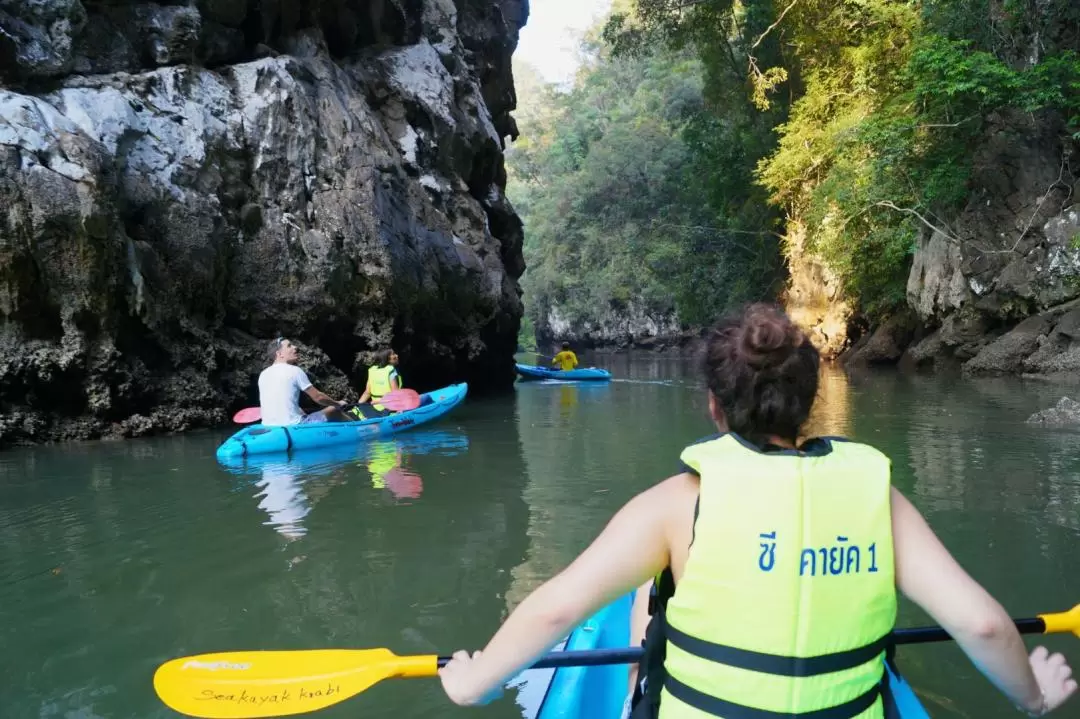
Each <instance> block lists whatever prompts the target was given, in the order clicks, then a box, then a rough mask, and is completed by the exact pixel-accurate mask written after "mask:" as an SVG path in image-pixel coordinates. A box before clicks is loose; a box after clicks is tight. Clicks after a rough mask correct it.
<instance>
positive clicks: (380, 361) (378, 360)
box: [375, 349, 394, 367]
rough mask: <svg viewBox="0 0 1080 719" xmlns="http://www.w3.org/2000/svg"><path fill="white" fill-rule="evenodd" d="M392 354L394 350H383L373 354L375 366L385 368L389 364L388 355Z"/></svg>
mask: <svg viewBox="0 0 1080 719" xmlns="http://www.w3.org/2000/svg"><path fill="white" fill-rule="evenodd" d="M392 354H394V350H392V349H385V350H379V351H378V352H376V353H375V365H376V366H377V367H385V366H386V365H388V364H390V355H392Z"/></svg>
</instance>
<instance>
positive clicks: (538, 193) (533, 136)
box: [507, 36, 779, 324]
mask: <svg viewBox="0 0 1080 719" xmlns="http://www.w3.org/2000/svg"><path fill="white" fill-rule="evenodd" d="M583 52H584V53H585V55H586V57H587V58H588V62H587V64H586V66H585V68H584V69H583V70H582V72H581V73H580V74H579V77H578V80H577V82H576V84H575V85H574V87H573V88H572V89H570V90H569V91H565V92H563V91H559V90H557V89H555V88H553V87H550V86H545V85H543V83H541V82H539V81H538V78H537V77H536V75H535V73H534V72H532V71H531V70H530V69H529V68H526V67H517V68H516V69H515V72H516V76H517V87H518V95H519V98H520V103H521V106H520V108H519V111H518V113H517V119H518V122H519V126H520V127H521V130H522V137H521V138H520V139H519V140H518V141H517V142H516V143H515V144H514V145H513V146H512V147H511V148H510V150H509V151H508V152H507V165H508V172H509V183H508V187H507V192H508V194H509V196H510V198H511V200H512V201H513V202H514V205H515V207H516V208H517V210H518V212H519V213H520V214H521V215H522V217H523V219H524V221H525V228H526V240H525V257H526V263H527V266H528V269H527V271H526V274H525V277H524V278H523V284H524V287H525V292H526V308H527V313H528V315H529V316H530V318H531V319H532V320H533V321H534V322H536V323H537V324H542V322H543V318H544V317H546V315H547V311H548V309H549V308H551V307H552V306H557V307H558V309H559V311H560V314H561V315H562V316H564V317H567V318H569V319H571V320H573V321H577V322H590V321H592V322H595V321H597V320H599V318H601V317H603V316H604V315H605V314H607V313H609V312H610V311H612V310H614V311H622V310H626V309H628V308H629V307H631V306H632V305H633V306H636V307H638V308H639V309H643V310H646V311H648V312H652V313H670V312H674V313H675V314H676V315H677V316H678V318H679V319H680V320H681V321H683V322H685V323H690V324H695V323H700V322H704V321H707V320H708V319H709V318H710V317H711V316H712V315H713V314H715V312H716V311H718V310H720V309H723V308H725V307H727V306H728V305H730V304H732V303H737V302H741V301H745V300H747V299H756V298H759V297H763V296H767V295H769V294H770V293H771V292H772V291H773V289H774V288H773V285H774V284H775V281H776V279H777V277H778V276H779V263H778V259H779V254H778V240H777V235H776V234H775V229H776V227H777V226H776V219H777V214H776V212H775V211H774V210H772V209H771V208H769V207H768V205H767V203H766V202H765V192H764V189H763V188H761V187H759V186H757V185H755V184H754V182H753V172H754V167H755V165H756V163H757V161H758V160H759V159H760V158H761V154H760V151H756V150H755V148H765V147H767V143H762V142H758V143H756V144H755V143H754V142H753V141H751V140H752V139H753V138H754V136H755V135H754V129H753V127H752V124H753V123H755V122H760V118H758V117H756V116H755V115H754V114H752V113H750V112H749V111H748V110H747V109H745V108H743V110H744V111H743V113H742V115H741V116H740V117H739V118H737V119H732V118H725V117H722V116H721V115H720V114H719V113H716V112H714V111H711V110H710V109H709V108H708V107H706V103H705V84H706V79H705V75H704V72H703V63H702V61H701V60H700V59H698V57H697V56H696V54H695V53H694V52H693V51H692V50H690V49H687V48H683V49H677V48H673V47H669V46H667V45H656V46H655V47H652V48H640V49H639V50H638V51H635V52H633V53H626V54H620V55H616V54H615V53H613V52H612V46H611V44H610V43H609V42H607V41H605V40H604V39H603V38H600V37H597V36H594V37H592V38H591V39H589V40H587V42H586V44H585V46H584V47H583ZM744 104H745V103H744Z"/></svg>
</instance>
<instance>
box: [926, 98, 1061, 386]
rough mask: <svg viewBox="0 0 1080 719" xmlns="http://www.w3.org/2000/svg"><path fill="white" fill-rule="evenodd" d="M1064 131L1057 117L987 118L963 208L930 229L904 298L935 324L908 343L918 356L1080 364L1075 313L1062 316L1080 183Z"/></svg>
mask: <svg viewBox="0 0 1080 719" xmlns="http://www.w3.org/2000/svg"><path fill="white" fill-rule="evenodd" d="M1021 127H1023V128H1024V129H1023V131H1021V130H1019V129H1018V128H1021ZM1063 137H1064V136H1063V133H1062V132H1061V121H1060V118H1053V117H1044V118H1040V119H1039V120H1038V121H1037V122H1035V123H1032V122H1030V120H1025V119H1021V118H1018V117H1015V116H1011V115H1006V114H1001V115H997V116H995V117H993V118H991V122H990V125H989V129H988V132H987V135H986V137H985V141H984V142H983V143H982V145H981V146H980V148H979V151H978V153H977V156H976V158H975V162H974V166H975V167H976V168H977V169H976V173H975V176H974V178H973V188H974V190H973V192H972V194H971V196H970V199H969V202H968V205H967V207H966V208H965V209H964V211H963V212H962V213H960V215H959V216H958V217H956V218H955V219H954V220H953V221H952V222H951V223H950V224H949V225H948V226H947V227H945V226H943V227H938V228H937V229H934V230H931V229H929V228H926V229H925V231H924V232H923V234H922V237H921V239H920V241H919V245H918V247H917V249H916V252H915V258H914V262H913V265H912V269H911V274H910V276H909V278H908V287H907V295H908V302H909V304H910V306H911V307H912V308H913V309H914V311H915V312H916V313H917V315H918V316H919V318H920V319H921V320H922V321H923V322H924V323H925V324H926V325H927V326H929V327H930V328H932V329H935V330H936V331H934V332H932V333H930V334H929V336H927V337H926V338H925V339H924V340H923V341H922V342H920V343H919V344H917V345H915V346H914V347H912V348H911V350H910V351H909V357H908V358H909V359H910V360H911V361H912V362H913V363H914V364H916V365H928V364H934V363H942V362H945V363H961V364H962V367H963V370H964V372H965V373H969V374H1006V373H1016V372H1037V373H1044V372H1052V371H1060V370H1059V369H1058V367H1059V366H1060V367H1066V366H1067V367H1080V363H1078V362H1077V361H1076V360H1070V359H1067V357H1066V356H1067V355H1070V353H1071V352H1072V340H1071V336H1070V335H1069V334H1068V333H1069V332H1071V327H1072V323H1073V322H1074V320H1072V319H1069V320H1068V322H1066V319H1065V318H1067V317H1068V318H1071V317H1072V314H1071V313H1072V305H1073V303H1072V300H1074V299H1075V298H1077V297H1080V205H1077V204H1075V203H1076V199H1077V197H1076V189H1080V187H1078V186H1080V182H1078V178H1077V177H1076V176H1074V175H1073V174H1072V173H1071V172H1070V170H1069V168H1070V167H1075V164H1076V163H1075V159H1076V158H1075V157H1073V154H1074V153H1075V149H1076V148H1075V146H1074V144H1073V143H1071V142H1070V141H1069V140H1068V139H1063ZM1059 322H1066V324H1065V326H1064V327H1063V330H1064V331H1063V332H1058V331H1057V330H1056V329H1055V328H1056V326H1057V324H1058V323H1059ZM1051 336H1053V338H1054V339H1053V340H1051Z"/></svg>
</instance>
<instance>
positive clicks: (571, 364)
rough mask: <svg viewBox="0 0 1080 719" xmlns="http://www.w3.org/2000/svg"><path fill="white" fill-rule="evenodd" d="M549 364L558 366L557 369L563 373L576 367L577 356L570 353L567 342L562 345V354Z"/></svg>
mask: <svg viewBox="0 0 1080 719" xmlns="http://www.w3.org/2000/svg"><path fill="white" fill-rule="evenodd" d="M551 364H552V366H554V365H559V369H561V370H563V371H564V372H565V371H566V370H569V369H574V368H575V367H577V355H576V354H574V353H573V351H571V349H570V343H569V342H563V343H562V352H559V354H557V355H555V356H554V357H553V358H552V359H551Z"/></svg>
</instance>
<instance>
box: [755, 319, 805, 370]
mask: <svg viewBox="0 0 1080 719" xmlns="http://www.w3.org/2000/svg"><path fill="white" fill-rule="evenodd" d="M804 339H805V338H804V337H803V335H802V332H800V331H799V328H798V327H797V326H796V325H795V324H794V323H793V322H792V321H791V320H790V319H788V318H787V317H786V316H785V315H784V314H783V312H781V311H780V310H779V309H778V308H776V307H772V306H769V305H753V306H751V307H749V308H748V309H747V311H746V314H745V315H744V316H743V323H742V342H741V345H742V347H741V348H740V349H741V350H742V354H743V356H744V357H745V358H746V362H747V364H749V365H750V366H751V367H754V368H755V369H765V368H767V367H774V366H776V365H779V364H782V363H783V362H784V361H785V360H786V359H787V358H788V357H789V356H790V355H791V354H792V353H794V352H795V351H796V350H797V349H798V348H799V347H800V346H801V345H802V343H803V341H804Z"/></svg>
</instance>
